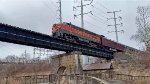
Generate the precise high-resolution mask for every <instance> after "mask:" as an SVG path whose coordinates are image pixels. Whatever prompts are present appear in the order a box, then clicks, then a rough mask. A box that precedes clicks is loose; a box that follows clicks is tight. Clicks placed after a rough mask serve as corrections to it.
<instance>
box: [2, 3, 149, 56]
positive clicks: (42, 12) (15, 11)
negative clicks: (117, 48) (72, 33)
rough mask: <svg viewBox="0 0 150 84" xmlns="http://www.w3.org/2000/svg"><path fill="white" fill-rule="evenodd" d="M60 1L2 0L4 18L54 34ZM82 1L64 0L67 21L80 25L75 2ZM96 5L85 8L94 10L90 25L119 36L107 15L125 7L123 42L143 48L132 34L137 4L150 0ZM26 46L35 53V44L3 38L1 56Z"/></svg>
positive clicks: (120, 40) (4, 20)
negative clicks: (20, 42)
mask: <svg viewBox="0 0 150 84" xmlns="http://www.w3.org/2000/svg"><path fill="white" fill-rule="evenodd" d="M56 2H57V0H0V22H2V23H6V24H10V25H14V26H18V27H21V28H26V29H29V30H33V31H37V32H41V33H44V34H49V35H51V27H52V25H53V24H54V23H56V22H58V21H59V20H58V19H57V18H58V12H56V10H57V9H58V4H56ZM79 2H80V0H62V13H63V15H62V16H63V21H64V22H72V23H73V24H75V25H78V26H80V16H79V17H78V18H76V19H74V16H73V15H74V14H79V13H80V9H77V10H76V11H73V6H77V5H79V4H80V3H79ZM84 3H85V4H86V3H88V2H84ZM93 5H94V7H92V6H87V7H85V8H84V12H88V11H93V16H92V15H90V14H89V15H85V16H84V20H85V28H86V29H88V30H90V31H93V32H95V33H98V34H101V35H104V36H106V37H107V38H110V39H112V40H115V33H110V34H108V33H107V32H108V31H114V27H107V25H108V24H113V20H109V21H107V18H110V17H113V15H112V14H107V13H106V12H108V11H114V10H122V11H121V12H120V13H117V16H121V17H122V18H123V20H122V21H121V22H122V23H123V27H119V26H118V30H122V29H123V30H125V32H124V33H122V34H121V33H119V42H120V43H122V44H125V45H128V46H131V47H134V48H137V49H139V48H141V44H139V43H137V42H135V41H133V40H130V37H131V35H133V34H135V32H136V30H137V28H136V25H135V17H136V8H137V6H147V5H150V1H149V0H94V2H93ZM118 22H119V21H118ZM119 23H120V22H119ZM25 49H26V50H27V52H30V53H32V49H33V48H32V47H28V46H21V45H16V44H10V43H9V44H8V43H3V42H0V52H1V53H0V57H5V56H7V55H11V54H15V55H20V54H21V53H22V52H24V50H25Z"/></svg>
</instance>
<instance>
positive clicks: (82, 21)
mask: <svg viewBox="0 0 150 84" xmlns="http://www.w3.org/2000/svg"><path fill="white" fill-rule="evenodd" d="M81 27H82V28H84V19H83V0H81Z"/></svg>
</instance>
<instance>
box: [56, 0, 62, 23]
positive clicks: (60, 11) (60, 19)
mask: <svg viewBox="0 0 150 84" xmlns="http://www.w3.org/2000/svg"><path fill="white" fill-rule="evenodd" d="M57 3H58V4H59V9H58V11H59V21H60V23H62V9H61V5H62V4H61V0H59V2H57Z"/></svg>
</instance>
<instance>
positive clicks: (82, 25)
mask: <svg viewBox="0 0 150 84" xmlns="http://www.w3.org/2000/svg"><path fill="white" fill-rule="evenodd" d="M92 2H93V0H91V2H90V3H89V4H85V5H84V4H83V0H81V5H80V6H76V7H75V6H74V7H73V10H75V9H77V7H80V8H81V13H80V14H78V15H76V14H74V18H76V17H77V16H81V28H84V15H86V14H89V13H90V14H92V11H89V12H87V13H84V7H85V6H88V5H91V4H92ZM91 6H92V5H91ZM92 15H93V14H92Z"/></svg>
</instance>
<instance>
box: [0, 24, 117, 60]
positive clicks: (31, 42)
mask: <svg viewBox="0 0 150 84" xmlns="http://www.w3.org/2000/svg"><path fill="white" fill-rule="evenodd" d="M0 41H3V42H9V43H15V44H20V45H27V46H33V47H40V48H46V49H54V50H60V51H65V52H72V51H79V52H82V54H83V55H90V56H94V57H101V58H107V59H113V54H114V52H113V51H108V50H101V49H97V48H93V47H89V46H85V45H80V44H76V43H71V42H68V41H65V40H61V39H56V38H53V37H51V36H49V35H46V34H42V33H38V32H34V31H31V30H26V29H22V28H18V27H15V26H10V25H6V24H2V23H0Z"/></svg>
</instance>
